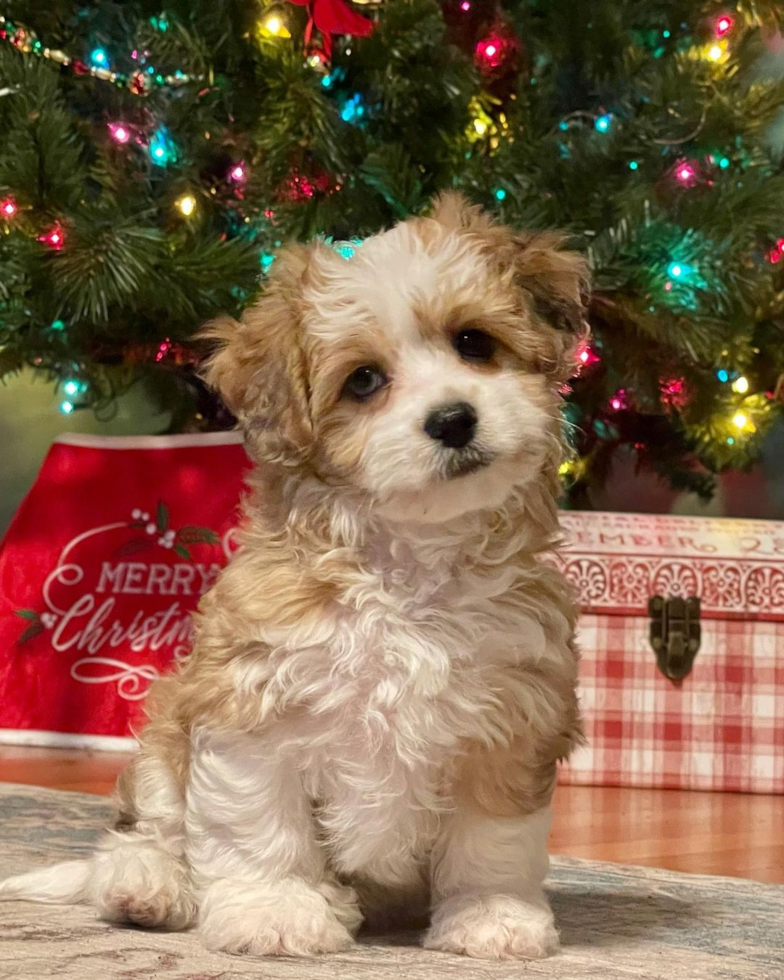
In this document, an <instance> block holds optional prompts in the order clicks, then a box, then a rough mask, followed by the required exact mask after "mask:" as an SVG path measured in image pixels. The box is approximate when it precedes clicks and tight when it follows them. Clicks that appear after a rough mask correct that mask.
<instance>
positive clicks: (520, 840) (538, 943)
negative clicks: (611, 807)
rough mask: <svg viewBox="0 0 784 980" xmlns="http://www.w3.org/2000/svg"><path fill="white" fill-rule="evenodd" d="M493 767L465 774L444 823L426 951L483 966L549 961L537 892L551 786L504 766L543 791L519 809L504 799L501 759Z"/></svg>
mask: <svg viewBox="0 0 784 980" xmlns="http://www.w3.org/2000/svg"><path fill="white" fill-rule="evenodd" d="M493 761H494V762H496V763H497V766H494V765H493V762H491V761H490V760H487V759H485V760H483V761H482V763H481V766H482V768H474V770H473V773H470V772H469V773H467V774H466V775H465V777H464V778H466V779H467V780H470V782H469V784H468V786H466V785H464V787H463V788H462V791H459V792H458V794H457V797H456V803H455V809H454V810H453V811H452V812H451V813H450V814H449V815H447V817H446V818H445V820H444V822H443V825H442V830H441V834H440V836H439V839H438V841H437V843H436V847H435V849H434V852H433V864H432V891H433V899H434V903H435V909H434V912H433V921H432V925H431V927H430V931H429V932H428V934H427V937H426V939H425V946H426V947H428V948H429V949H440V950H445V951H448V952H452V953H463V954H465V955H467V956H476V957H479V958H481V959H528V958H539V957H543V956H548V955H550V954H551V953H554V952H555V951H556V950H557V948H558V934H557V932H556V931H555V926H554V924H553V914H552V912H551V911H550V907H549V905H548V904H547V899H546V898H545V896H544V892H543V890H542V882H543V881H544V878H545V876H546V874H547V870H548V867H549V859H548V856H547V835H548V832H549V829H550V810H549V807H548V806H547V805H546V804H547V803H548V802H549V797H550V793H551V790H552V779H551V778H550V777H549V776H546V777H545V779H544V781H543V782H542V777H541V771H540V772H539V773H537V772H536V770H535V769H529V768H528V767H526V766H517V767H515V766H514V763H511V762H510V768H511V769H512V770H513V769H515V768H517V775H518V777H519V776H520V775H522V782H523V783H526V782H528V781H529V780H530V781H531V782H539V783H540V787H541V790H540V791H538V792H537V791H535V790H534V791H532V792H530V793H529V794H528V795H527V797H525V796H524V797H523V799H522V805H520V803H518V802H513V801H512V800H511V799H510V796H509V794H508V792H504V791H508V790H509V789H510V787H509V786H508V785H505V779H504V776H505V775H506V773H504V771H503V770H504V760H503V759H501V760H493ZM506 761H509V760H506ZM470 768H471V767H469V769H470ZM545 768H547V769H549V767H545ZM553 768H554V767H553ZM494 777H501V778H494ZM529 788H530V787H529ZM542 804H545V805H542Z"/></svg>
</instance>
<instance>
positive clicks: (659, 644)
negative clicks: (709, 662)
mask: <svg viewBox="0 0 784 980" xmlns="http://www.w3.org/2000/svg"><path fill="white" fill-rule="evenodd" d="M648 614H649V616H650V617H651V631H650V640H651V646H652V647H653V649H654V651H655V653H656V663H657V664H658V667H659V670H660V671H661V672H662V673H663V674H664V676H665V677H668V678H669V679H670V680H671V681H679V680H683V678H684V677H686V676H687V675H688V674H689V673H690V672H691V668H692V667H693V666H694V658H695V657H696V656H697V651H698V650H699V649H700V641H701V639H702V628H701V627H700V600H699V597H698V596H689V598H688V599H679V598H677V597H673V598H671V599H665V598H664V596H662V595H654V596H651V598H650V599H649V600H648Z"/></svg>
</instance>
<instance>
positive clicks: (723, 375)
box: [716, 368, 730, 385]
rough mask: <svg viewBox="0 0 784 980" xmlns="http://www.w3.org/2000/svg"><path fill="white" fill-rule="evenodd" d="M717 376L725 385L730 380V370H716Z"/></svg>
mask: <svg viewBox="0 0 784 980" xmlns="http://www.w3.org/2000/svg"><path fill="white" fill-rule="evenodd" d="M716 377H717V378H718V379H719V381H721V383H722V384H724V385H725V384H726V383H727V382H728V381H729V380H730V375H729V371H725V370H724V368H721V370H719V371H717V372H716Z"/></svg>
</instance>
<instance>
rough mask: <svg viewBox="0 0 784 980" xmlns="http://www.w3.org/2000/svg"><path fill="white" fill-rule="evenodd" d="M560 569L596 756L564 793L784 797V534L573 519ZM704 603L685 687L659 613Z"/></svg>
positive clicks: (743, 525)
mask: <svg viewBox="0 0 784 980" xmlns="http://www.w3.org/2000/svg"><path fill="white" fill-rule="evenodd" d="M561 523H562V526H563V528H564V531H565V535H566V540H567V548H566V549H565V551H564V553H563V554H562V555H561V556H560V558H559V559H558V562H559V565H560V566H561V567H562V569H563V570H564V572H565V573H566V576H567V578H568V579H569V581H570V582H572V584H573V585H574V586H575V588H576V589H577V592H578V595H579V600H580V604H581V606H582V609H583V613H584V615H583V617H582V620H581V626H580V641H581V646H582V652H583V659H582V663H581V690H582V694H581V698H582V706H583V711H584V715H585V722H586V735H587V737H588V745H587V746H586V747H585V748H583V749H580V750H579V751H578V752H576V753H575V755H574V756H573V757H572V759H571V760H570V761H569V763H568V764H567V765H564V766H563V767H562V769H561V782H563V783H583V784H592V785H603V786H645V787H659V788H665V789H698V790H727V791H735V792H747V793H784V523H780V522H773V521H742V520H727V519H719V518H688V517H670V516H653V515H638V514H603V513H578V512H567V513H564V514H562V515H561ZM657 594H658V595H662V596H664V597H665V598H666V597H673V596H675V597H683V598H685V597H688V596H692V595H695V596H699V598H700V600H701V605H702V609H701V623H700V627H701V633H702V636H701V645H700V649H699V652H698V653H697V655H696V659H695V661H694V666H693V668H692V670H691V672H690V673H689V674H688V675H687V676H686V677H685V678H684V679H683V680H681V681H677V682H673V681H671V680H668V679H667V677H665V676H664V674H663V673H662V672H661V671H660V670H659V668H658V666H657V663H656V655H655V653H654V651H653V648H652V646H651V643H650V618H649V615H648V600H649V598H650V597H651V596H653V595H657Z"/></svg>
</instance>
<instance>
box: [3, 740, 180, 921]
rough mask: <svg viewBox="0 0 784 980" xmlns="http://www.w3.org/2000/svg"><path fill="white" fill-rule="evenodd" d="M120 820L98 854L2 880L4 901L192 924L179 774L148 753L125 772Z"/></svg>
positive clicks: (120, 792)
mask: <svg viewBox="0 0 784 980" xmlns="http://www.w3.org/2000/svg"><path fill="white" fill-rule="evenodd" d="M118 795H119V797H120V806H121V813H120V820H119V822H118V825H117V826H118V829H117V830H114V831H109V833H108V834H106V836H105V837H104V839H103V841H102V842H101V844H100V846H99V848H98V850H97V851H96V852H95V854H93V856H92V857H90V858H88V859H86V860H84V861H66V862H65V863H63V864H58V865H55V866H54V867H51V868H44V869H42V870H39V871H31V872H29V873H28V874H24V875H18V876H17V877H15V878H9V879H8V880H7V881H4V882H2V883H0V900H14V899H16V900H22V901H31V902H46V903H50V904H55V903H58V904H63V905H73V904H78V903H80V902H85V903H87V904H88V905H92V906H93V907H94V908H95V909H96V910H97V912H98V914H99V915H100V917H101V918H103V919H108V920H109V921H111V922H132V923H134V924H135V925H139V926H147V927H155V926H163V927H165V928H167V929H184V928H186V927H187V926H188V925H190V923H191V922H192V921H193V919H194V918H195V914H196V905H195V902H194V899H193V890H192V888H191V884H190V879H189V874H188V870H187V866H186V864H185V860H184V843H183V836H182V833H183V831H182V827H183V809H184V806H183V800H182V794H181V792H179V791H178V789H177V786H176V782H175V778H174V775H173V773H172V771H171V769H170V768H169V766H167V765H166V764H165V763H164V762H163V761H162V760H161V759H159V758H156V757H155V756H154V755H149V754H146V753H145V750H144V749H142V753H141V755H140V756H139V757H138V758H137V759H134V761H133V762H132V763H131V765H130V766H129V767H128V769H126V771H125V772H124V773H123V775H122V776H121V777H120V782H119V785H118Z"/></svg>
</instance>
